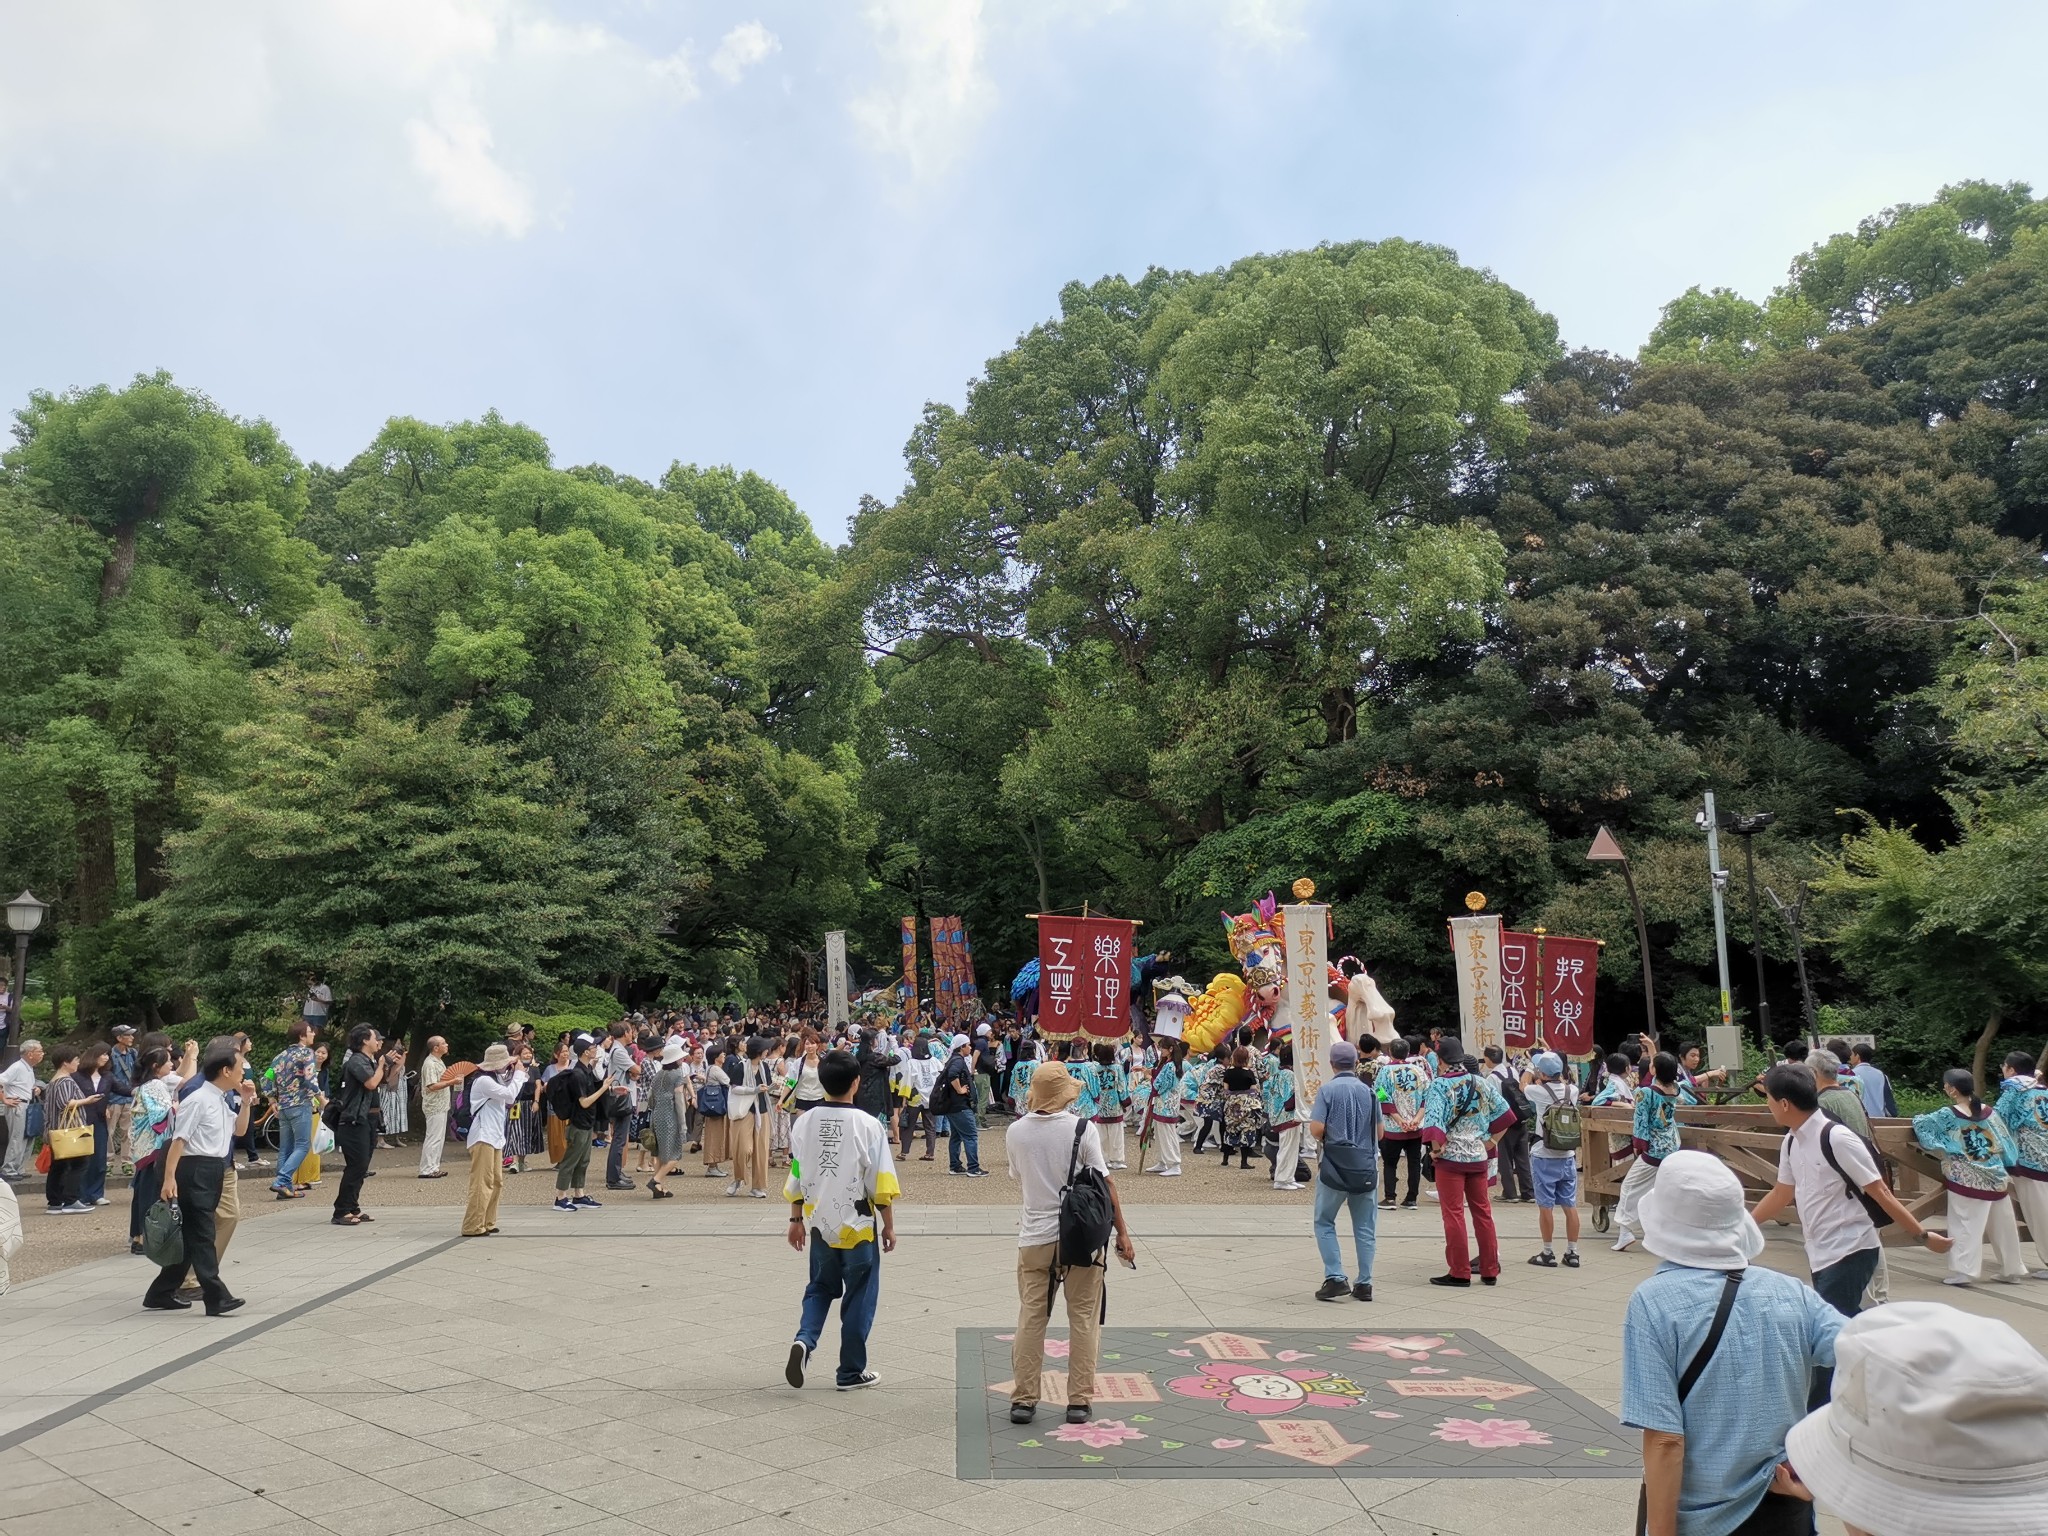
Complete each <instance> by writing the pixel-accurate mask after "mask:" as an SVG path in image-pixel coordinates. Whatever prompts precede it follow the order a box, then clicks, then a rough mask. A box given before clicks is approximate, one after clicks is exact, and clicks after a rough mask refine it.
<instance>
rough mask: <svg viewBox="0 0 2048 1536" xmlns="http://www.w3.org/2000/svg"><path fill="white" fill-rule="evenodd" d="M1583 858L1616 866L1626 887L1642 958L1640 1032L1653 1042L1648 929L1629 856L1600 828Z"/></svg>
mask: <svg viewBox="0 0 2048 1536" xmlns="http://www.w3.org/2000/svg"><path fill="white" fill-rule="evenodd" d="M1586 858H1587V859H1588V861H1590V862H1591V863H1594V864H1619V865H1620V866H1621V878H1622V881H1623V882H1624V883H1625V884H1626V885H1627V886H1628V904H1629V906H1630V907H1631V908H1633V909H1634V911H1635V914H1636V949H1637V950H1638V951H1639V952H1640V953H1641V954H1642V957H1643V1029H1644V1031H1645V1032H1646V1033H1647V1034H1648V1035H1649V1037H1650V1038H1651V1039H1652V1040H1655V1039H1656V1038H1657V990H1656V987H1655V985H1654V984H1653V983H1652V982H1651V980H1650V929H1649V926H1648V924H1646V923H1645V922H1644V921H1643V904H1642V902H1641V901H1640V900H1639V899H1637V896H1636V877H1635V876H1634V875H1633V874H1631V873H1630V872H1629V867H1628V855H1627V854H1625V853H1623V852H1622V851H1621V844H1620V843H1618V842H1616V841H1615V840H1614V834H1613V833H1612V832H1610V831H1608V830H1607V828H1606V827H1605V826H1602V827H1601V828H1600V830H1599V831H1598V832H1597V833H1595V834H1594V837H1593V846H1592V847H1591V848H1588V849H1587V850H1586Z"/></svg>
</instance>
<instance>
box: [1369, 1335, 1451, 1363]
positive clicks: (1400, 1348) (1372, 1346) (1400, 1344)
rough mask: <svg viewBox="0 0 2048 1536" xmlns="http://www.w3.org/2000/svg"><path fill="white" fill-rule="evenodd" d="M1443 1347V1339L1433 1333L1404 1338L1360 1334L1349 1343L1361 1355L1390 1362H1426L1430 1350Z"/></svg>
mask: <svg viewBox="0 0 2048 1536" xmlns="http://www.w3.org/2000/svg"><path fill="white" fill-rule="evenodd" d="M1443 1345H1444V1341H1443V1339H1442V1338H1440V1337H1439V1336H1438V1335H1436V1334H1433V1333H1411V1334H1408V1335H1406V1336H1405V1337H1403V1336H1397V1335H1394V1334H1388V1333H1362V1334H1360V1335H1359V1336H1358V1337H1357V1338H1355V1339H1353V1340H1352V1341H1351V1347H1352V1348H1353V1349H1355V1350H1358V1351H1359V1352H1360V1353H1362V1354H1367V1355H1385V1356H1387V1357H1388V1358H1389V1359H1392V1360H1427V1359H1428V1358H1429V1352H1430V1351H1431V1350H1432V1349H1442V1348H1443Z"/></svg>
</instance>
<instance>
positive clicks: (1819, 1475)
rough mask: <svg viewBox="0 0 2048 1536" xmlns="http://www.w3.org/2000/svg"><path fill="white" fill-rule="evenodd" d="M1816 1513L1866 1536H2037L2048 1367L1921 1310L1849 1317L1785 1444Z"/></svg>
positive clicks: (2044, 1512)
mask: <svg viewBox="0 0 2048 1536" xmlns="http://www.w3.org/2000/svg"><path fill="white" fill-rule="evenodd" d="M1785 1452H1786V1456H1787V1458H1788V1459H1789V1460H1790V1461H1791V1463H1792V1467H1793V1470H1794V1471H1796V1472H1797V1473H1798V1474H1799V1477H1800V1480H1801V1481H1802V1482H1804V1483H1805V1484H1806V1486H1807V1487H1808V1488H1810V1489H1812V1490H1813V1493H1814V1496H1815V1497H1816V1498H1817V1499H1818V1500H1819V1501H1820V1503H1821V1505H1822V1506H1823V1507H1824V1508H1826V1509H1827V1510H1829V1511H1830V1512H1831V1513H1833V1514H1835V1515H1837V1516H1839V1517H1840V1518H1841V1519H1842V1520H1844V1521H1846V1522H1848V1523H1849V1524H1851V1525H1854V1526H1857V1527H1859V1528H1860V1529H1862V1530H1865V1531H1868V1532H1870V1536H1925V1533H1927V1532H1931V1531H1967V1532H1969V1533H1970V1536H2038V1533H2039V1532H2042V1531H2048V1359H2043V1358H2042V1356H2041V1354H2040V1352H2039V1351H2038V1350H2036V1349H2035V1348H2034V1347H2033V1346H2032V1345H2031V1344H2029V1343H2028V1342H2027V1341H2026V1340H2025V1339H2023V1338H2022V1337H2020V1335H2019V1334H2018V1333H2017V1332H2016V1331H2014V1329H2013V1328H2012V1327H2011V1326H2010V1325H2009V1324H2006V1323H2002V1322H1999V1321H1997V1320H1996V1319H1995V1318H1989V1317H1977V1316H1974V1315H1973V1314H1971V1313H1968V1312H1961V1311H1958V1310H1957V1309H1956V1308H1954V1307H1945V1306H1942V1305H1941V1304H1940V1303H1938V1302H1932V1301H1898V1302H1893V1303H1892V1304H1891V1305H1890V1306H1887V1307H1879V1308H1877V1309H1876V1310H1875V1311H1871V1312H1865V1313H1862V1314H1861V1315H1859V1316H1857V1317H1855V1318H1852V1319H1850V1321H1849V1322H1848V1323H1847V1324H1846V1325H1845V1326H1844V1327H1843V1329H1842V1331H1841V1333H1840V1334H1838V1335H1837V1336H1836V1338H1835V1395H1834V1401H1832V1402H1831V1403H1829V1404H1828V1405H1827V1406H1826V1407H1824V1408H1819V1409H1816V1410H1815V1411H1814V1412H1812V1413H1810V1414H1808V1415H1807V1416H1806V1417H1805V1418H1804V1419H1802V1420H1800V1421H1799V1423H1797V1424H1795V1425H1793V1426H1792V1432H1791V1433H1790V1434H1789V1435H1787V1436H1786V1437H1785Z"/></svg>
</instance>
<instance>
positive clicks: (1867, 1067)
mask: <svg viewBox="0 0 2048 1536" xmlns="http://www.w3.org/2000/svg"><path fill="white" fill-rule="evenodd" d="M1849 1059H1850V1060H1851V1061H1852V1062H1854V1063H1855V1064H1856V1091H1857V1092H1859V1093H1861V1094H1862V1095H1863V1112H1864V1113H1865V1114H1866V1115H1868V1116H1870V1118H1871V1119H1873V1120H1877V1119H1882V1118H1884V1117H1885V1116H1892V1117H1894V1118H1896V1116H1897V1115H1898V1113H1899V1101H1898V1100H1897V1099H1896V1098H1894V1097H1893V1096H1892V1080H1891V1079H1890V1078H1888V1077H1886V1076H1885V1075H1884V1073H1882V1072H1880V1071H1879V1070H1878V1067H1877V1047H1876V1046H1874V1045H1852V1046H1850V1047H1849Z"/></svg>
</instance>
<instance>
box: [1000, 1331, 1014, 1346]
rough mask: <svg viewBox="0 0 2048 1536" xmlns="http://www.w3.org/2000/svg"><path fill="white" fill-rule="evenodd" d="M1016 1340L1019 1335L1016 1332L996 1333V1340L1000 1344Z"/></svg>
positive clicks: (1011, 1342)
mask: <svg viewBox="0 0 2048 1536" xmlns="http://www.w3.org/2000/svg"><path fill="white" fill-rule="evenodd" d="M1016 1341H1017V1335H1015V1334H1014V1333H999V1334H997V1335H996V1342H997V1343H999V1344H1014V1343H1015V1342H1016Z"/></svg>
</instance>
